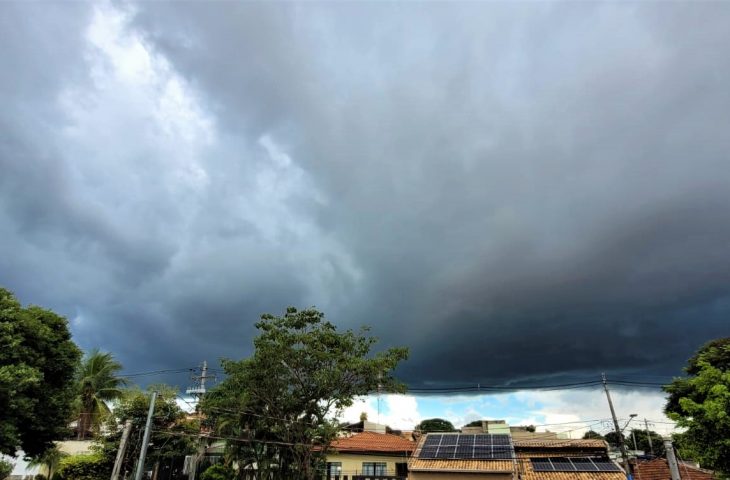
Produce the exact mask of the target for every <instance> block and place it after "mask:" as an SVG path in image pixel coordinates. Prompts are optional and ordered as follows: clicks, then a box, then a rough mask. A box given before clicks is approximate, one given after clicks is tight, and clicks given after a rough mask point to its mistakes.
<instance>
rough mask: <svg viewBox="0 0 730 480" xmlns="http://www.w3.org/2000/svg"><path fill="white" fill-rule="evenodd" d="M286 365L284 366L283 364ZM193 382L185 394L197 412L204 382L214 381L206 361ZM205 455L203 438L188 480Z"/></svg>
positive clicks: (192, 377)
mask: <svg viewBox="0 0 730 480" xmlns="http://www.w3.org/2000/svg"><path fill="white" fill-rule="evenodd" d="M285 365H286V364H285ZM190 378H191V379H192V380H193V382H195V385H193V386H192V387H190V388H188V389H187V390H186V391H185V392H186V393H187V394H188V395H192V396H193V397H195V400H196V402H195V410H196V411H198V405H200V400H201V399H202V398H203V396H204V395H205V392H206V390H205V381H206V380H208V379H209V378H211V379H213V380H215V376H213V375H208V361H207V360H203V364H202V365H201V366H200V375H192V376H191V377H190ZM203 454H205V441H204V440H203V438H202V437H201V438H200V444H199V445H198V451H197V452H196V453H194V454H193V456H192V458H191V462H190V474H189V475H188V480H195V477H196V475H197V473H198V461H199V460H200V458H201V457H202V456H203Z"/></svg>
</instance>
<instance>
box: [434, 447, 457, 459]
mask: <svg viewBox="0 0 730 480" xmlns="http://www.w3.org/2000/svg"><path fill="white" fill-rule="evenodd" d="M455 453H456V445H449V446H445V447H444V446H443V445H442V446H440V447H439V451H438V453H437V454H436V455H438V458H454V454H455Z"/></svg>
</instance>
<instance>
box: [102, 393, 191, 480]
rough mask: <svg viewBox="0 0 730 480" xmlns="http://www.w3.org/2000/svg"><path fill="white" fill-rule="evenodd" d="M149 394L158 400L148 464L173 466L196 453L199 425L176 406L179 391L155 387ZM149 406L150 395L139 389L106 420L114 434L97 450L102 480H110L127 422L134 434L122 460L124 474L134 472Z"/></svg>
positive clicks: (123, 397)
mask: <svg viewBox="0 0 730 480" xmlns="http://www.w3.org/2000/svg"><path fill="white" fill-rule="evenodd" d="M148 390H149V391H150V392H151V391H153V390H154V391H157V400H156V401H155V412H154V416H153V418H152V436H151V438H150V444H151V445H150V447H149V450H148V451H147V458H146V461H147V463H148V464H149V465H154V464H156V463H164V464H170V462H171V461H172V460H174V459H177V458H181V457H184V456H185V455H190V454H192V453H194V452H195V451H196V438H197V437H198V435H199V434H200V424H199V422H198V421H195V420H188V419H187V416H186V415H185V412H183V411H182V409H181V408H180V407H179V406H178V404H177V401H176V398H177V391H176V390H175V389H174V388H172V387H169V386H167V385H152V386H150V387H149V388H148ZM149 406H150V394H149V392H143V391H142V390H137V389H133V390H126V391H125V392H124V394H123V396H122V398H121V399H120V401H119V403H118V405H117V406H116V407H115V408H114V411H113V413H112V414H111V415H109V417H108V418H107V422H106V424H107V428H106V430H108V431H109V432H111V433H109V434H107V435H104V436H99V437H98V439H97V446H96V450H97V451H98V452H99V455H100V456H101V457H102V459H103V460H102V462H101V463H99V468H100V472H99V475H100V476H102V477H107V478H108V476H109V474H111V470H112V467H113V465H114V460H115V458H116V454H117V450H118V448H119V442H120V440H121V436H122V429H121V425H124V423H125V422H126V421H127V420H131V421H132V430H131V432H130V435H129V443H128V445H127V450H126V452H125V455H124V458H123V459H122V468H121V471H122V472H125V471H127V472H132V471H133V469H134V462H135V460H136V458H137V456H138V455H139V448H140V445H141V443H142V432H143V431H144V428H145V423H146V421H147V412H148V410H149Z"/></svg>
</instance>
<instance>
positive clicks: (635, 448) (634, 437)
mask: <svg viewBox="0 0 730 480" xmlns="http://www.w3.org/2000/svg"><path fill="white" fill-rule="evenodd" d="M631 438H632V439H633V440H634V451H637V450H638V448H637V447H636V435H635V434H634V429H633V428H632V429H631ZM634 455H636V454H634Z"/></svg>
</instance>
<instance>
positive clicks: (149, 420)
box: [134, 392, 157, 480]
mask: <svg viewBox="0 0 730 480" xmlns="http://www.w3.org/2000/svg"><path fill="white" fill-rule="evenodd" d="M155 400H157V392H152V398H151V399H150V409H149V411H148V412H147V423H146V424H145V427H144V437H143V438H142V448H141V449H140V451H139V462H138V463H137V474H136V475H135V476H134V480H142V474H143V473H144V459H145V457H146V456H147V447H148V446H149V444H150V431H151V430H152V415H153V414H154V413H155Z"/></svg>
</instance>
